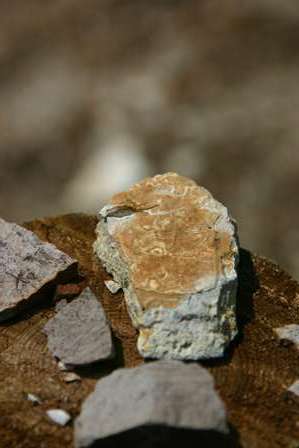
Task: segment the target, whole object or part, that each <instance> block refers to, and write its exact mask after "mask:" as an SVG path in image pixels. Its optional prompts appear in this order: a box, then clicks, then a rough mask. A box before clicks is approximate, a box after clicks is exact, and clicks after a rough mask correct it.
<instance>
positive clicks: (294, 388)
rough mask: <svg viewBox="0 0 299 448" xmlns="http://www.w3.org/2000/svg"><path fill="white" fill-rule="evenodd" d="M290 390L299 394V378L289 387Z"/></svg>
mask: <svg viewBox="0 0 299 448" xmlns="http://www.w3.org/2000/svg"><path fill="white" fill-rule="evenodd" d="M288 391H289V392H292V393H293V394H294V395H297V397H298V396H299V380H296V381H294V383H293V384H291V386H290V387H289V388H288Z"/></svg>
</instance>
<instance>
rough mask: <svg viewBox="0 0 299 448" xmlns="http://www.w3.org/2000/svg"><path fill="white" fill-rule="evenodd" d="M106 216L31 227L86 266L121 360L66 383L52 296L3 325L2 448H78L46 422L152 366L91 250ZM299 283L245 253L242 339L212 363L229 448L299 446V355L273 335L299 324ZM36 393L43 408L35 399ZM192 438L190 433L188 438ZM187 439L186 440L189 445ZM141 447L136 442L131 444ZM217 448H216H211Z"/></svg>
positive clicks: (84, 273)
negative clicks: (54, 336) (53, 330)
mask: <svg viewBox="0 0 299 448" xmlns="http://www.w3.org/2000/svg"><path fill="white" fill-rule="evenodd" d="M96 223H97V218H96V217H95V216H87V215H81V214H73V215H66V216H59V217H56V218H46V219H39V220H34V221H32V222H30V223H27V224H25V227H27V228H28V229H30V230H32V231H33V232H35V233H36V234H37V235H38V236H39V237H40V238H41V239H43V240H45V241H49V242H51V243H53V244H55V245H56V246H57V247H58V248H59V249H61V250H62V251H64V252H65V253H67V254H68V255H70V256H71V257H74V258H76V259H77V260H78V261H79V269H80V273H79V275H78V278H77V279H74V282H75V283H76V282H78V283H79V282H80V281H82V277H83V278H84V285H89V286H90V287H91V289H92V290H93V291H94V293H95V294H96V295H97V297H98V299H99V300H100V301H101V303H102V305H103V307H104V309H105V312H106V314H107V317H108V319H109V321H110V324H111V328H112V332H113V337H114V342H115V346H116V352H117V356H116V358H115V360H112V361H107V362H104V363H98V364H96V365H93V366H90V367H88V368H84V369H81V370H80V375H81V376H82V381H81V382H80V383H79V382H74V383H65V382H64V380H63V375H64V373H63V372H61V371H60V370H59V369H58V367H57V364H56V362H55V360H54V359H53V357H52V355H51V354H50V353H49V352H48V350H47V339H46V336H45V335H44V334H43V333H42V328H43V326H44V325H45V323H46V322H47V321H48V319H49V318H50V317H51V316H53V314H54V305H53V301H52V295H53V291H52V290H51V289H49V290H47V291H45V296H44V297H43V298H42V299H41V300H40V303H39V304H38V305H37V306H35V307H34V308H30V309H28V310H26V311H24V313H23V314H22V315H20V316H19V317H18V318H15V319H13V320H11V321H10V322H6V323H3V324H1V326H0V384H1V387H0V441H1V448H6V447H7V448H8V447H9V448H14V447H18V448H20V447H22V448H25V447H26V448H27V447H28V448H29V447H30V448H32V447H39V448H41V447H51V448H56V447H57V448H58V447H62V446H63V447H71V446H72V444H73V434H72V432H73V431H72V427H71V426H66V427H58V426H56V425H55V424H53V423H52V422H50V421H49V420H48V419H47V417H46V410H47V409H49V408H62V409H65V410H66V411H68V412H69V413H70V414H71V415H72V416H73V417H76V416H77V415H78V413H79V411H80V406H81V403H82V401H83V399H85V397H86V396H87V395H88V394H89V393H90V392H91V391H92V390H93V388H94V384H95V382H96V381H97V379H98V378H101V377H102V376H104V375H107V374H108V373H110V372H111V371H112V370H113V369H115V368H118V367H122V366H135V365H138V364H140V363H142V362H144V361H143V359H142V358H141V357H140V355H139V354H138V352H137V350H136V340H137V333H136V330H135V329H134V328H133V327H132V324H131V321H130V318H129V316H128V313H127V310H126V305H125V302H124V297H123V294H122V292H118V293H117V294H114V295H112V294H111V293H110V292H109V291H108V289H107V288H106V287H105V285H104V281H105V280H108V279H109V278H110V276H109V275H108V274H107V273H106V272H105V270H104V269H103V267H102V266H101V264H100V263H99V261H98V260H97V259H96V258H95V256H94V254H93V250H92V244H93V241H94V239H95V227H96ZM298 321H299V285H298V283H297V282H296V281H294V280H293V279H292V278H291V277H290V276H289V275H288V274H287V273H285V272H284V271H283V270H282V269H280V268H279V267H278V266H277V265H275V264H274V263H272V262H271V261H269V260H267V259H265V258H263V257H259V256H256V255H253V254H250V252H248V251H246V250H243V249H242V250H241V254H240V265H239V291H238V326H239V336H238V337H237V339H236V340H235V341H234V343H233V344H232V346H231V347H230V350H229V351H228V352H227V354H226V356H225V358H223V359H221V360H217V361H209V362H204V363H203V364H204V366H205V367H207V368H208V369H209V370H210V372H211V373H212V375H213V376H214V378H215V384H216V388H217V390H218V391H219V393H220V395H221V397H222V399H223V400H224V402H225V404H226V407H227V410H228V417H229V423H230V425H231V433H232V435H233V436H232V438H231V439H230V442H229V446H238V447H240V446H242V447H246V448H268V447H269V448H270V447H271V448H276V447H292V448H295V447H297V446H299V398H297V397H296V396H295V395H294V394H292V393H290V392H288V391H287V389H288V387H289V386H290V385H291V384H292V383H293V382H294V381H295V380H296V379H298V377H299V352H298V351H297V350H296V348H295V347H294V346H292V345H290V344H284V343H282V342H281V341H279V340H278V339H277V336H276V335H275V333H274V331H273V329H274V328H276V327H280V326H284V325H286V324H291V323H299V322H298ZM27 393H34V394H36V395H38V396H39V397H40V398H41V399H42V404H41V405H38V406H33V404H32V402H30V401H28V400H27V399H26V394H27ZM186 437H187V436H186ZM186 441H187V440H186ZM132 446H133V445H132ZM206 446H208V444H207V445H206Z"/></svg>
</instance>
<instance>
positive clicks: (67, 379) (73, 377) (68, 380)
mask: <svg viewBox="0 0 299 448" xmlns="http://www.w3.org/2000/svg"><path fill="white" fill-rule="evenodd" d="M63 379H64V381H65V382H66V383H73V382H74V381H81V377H80V376H79V375H77V374H76V373H75V372H70V373H67V374H66V375H64V377H63Z"/></svg>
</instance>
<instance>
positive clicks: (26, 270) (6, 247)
mask: <svg viewBox="0 0 299 448" xmlns="http://www.w3.org/2000/svg"><path fill="white" fill-rule="evenodd" d="M76 265H77V262H76V260H74V259H72V258H71V257H69V256H68V255H66V254H65V253H63V252H61V251H60V250H58V249H57V248H56V247H55V246H54V245H53V244H49V243H45V242H43V241H41V240H40V239H39V238H38V237H37V236H36V235H35V234H34V233H32V232H30V231H29V230H27V229H25V228H23V227H21V226H19V225H17V224H14V223H9V222H6V221H5V220H3V219H1V218H0V322H1V321H5V320H7V319H10V318H11V317H13V316H15V315H16V314H17V313H18V312H19V311H20V310H21V309H22V308H23V306H24V305H26V304H27V303H28V302H29V301H30V300H31V299H32V300H33V298H34V296H35V295H36V294H37V293H38V292H39V291H40V290H41V289H42V287H44V286H45V285H47V284H49V283H50V282H51V281H53V280H54V279H56V278H58V277H59V276H60V277H61V276H63V275H65V277H67V276H68V275H69V274H70V273H71V271H72V270H74V271H75V266H76Z"/></svg>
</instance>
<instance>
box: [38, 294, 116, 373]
mask: <svg viewBox="0 0 299 448" xmlns="http://www.w3.org/2000/svg"><path fill="white" fill-rule="evenodd" d="M44 332H45V333H46V334H47V335H48V347H49V350H50V351H51V352H52V353H53V355H54V356H56V357H57V358H59V359H60V360H61V361H62V362H63V364H65V365H66V366H69V367H73V366H74V367H76V366H81V365H85V364H90V363H93V362H96V361H100V360H104V359H107V358H111V357H112V355H113V344H112V339H111V332H110V328H109V325H108V322H107V319H106V316H105V313H104V310H103V308H102V305H101V304H100V302H98V300H97V298H96V297H95V295H94V294H93V293H92V291H91V290H90V288H86V289H85V290H84V291H83V292H82V293H81V294H80V296H79V297H78V298H77V299H74V300H73V301H72V302H70V303H68V304H67V305H65V306H64V307H62V308H61V309H60V310H59V311H58V313H57V314H56V315H55V316H54V317H53V318H52V319H50V320H49V321H48V322H47V324H46V325H45V327H44Z"/></svg>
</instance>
